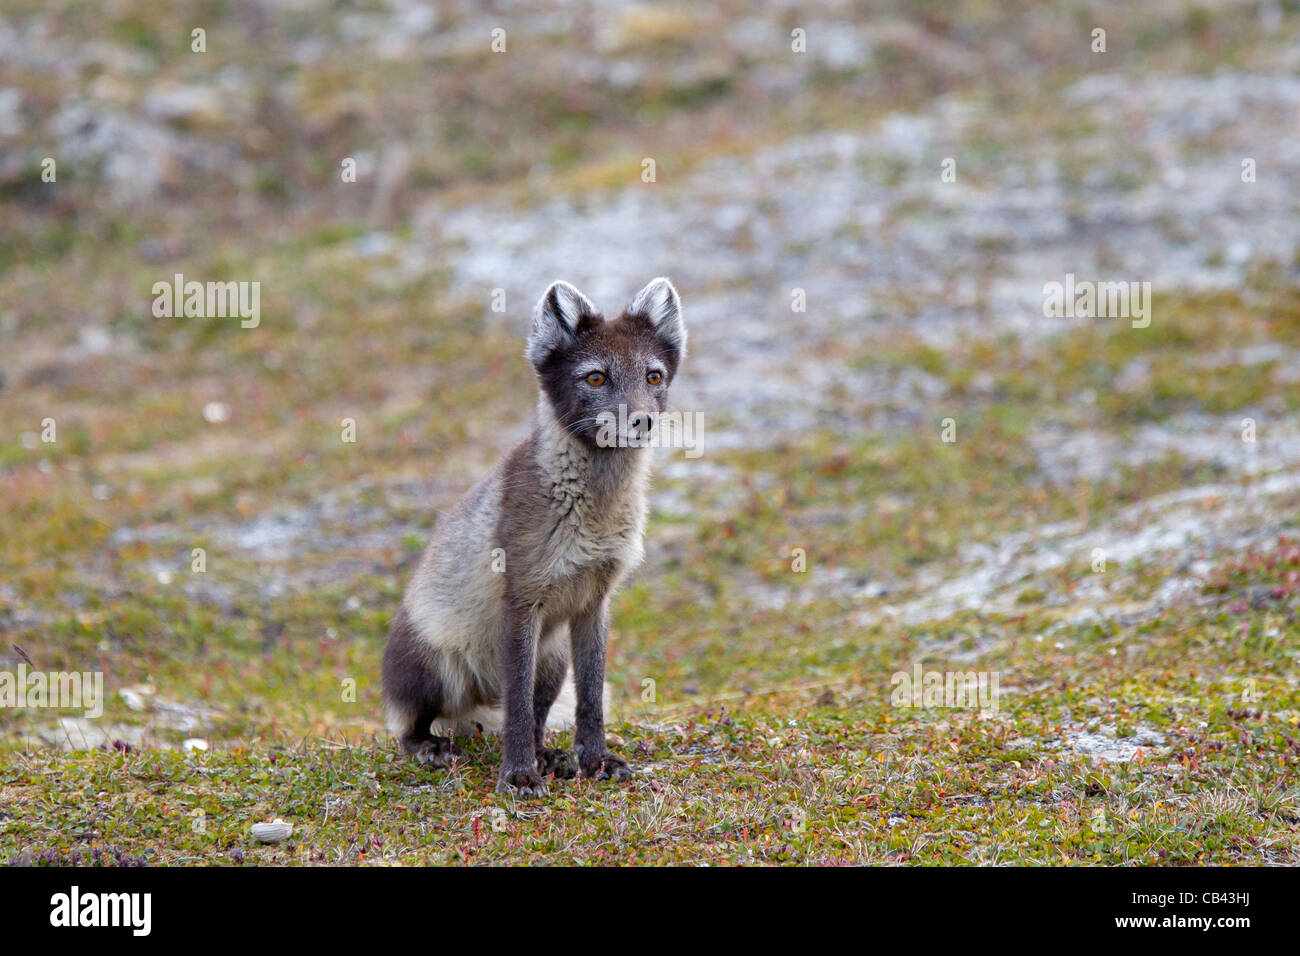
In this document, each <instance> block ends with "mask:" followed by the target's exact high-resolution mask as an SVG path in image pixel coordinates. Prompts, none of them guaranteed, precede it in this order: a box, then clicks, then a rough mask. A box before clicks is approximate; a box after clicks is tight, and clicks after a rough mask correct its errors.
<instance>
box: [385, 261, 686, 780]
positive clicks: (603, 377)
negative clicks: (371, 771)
mask: <svg viewBox="0 0 1300 956" xmlns="http://www.w3.org/2000/svg"><path fill="white" fill-rule="evenodd" d="M685 352H686V327H685V325H684V324H683V323H682V309H681V300H680V299H679V298H678V295H677V290H676V289H674V288H673V286H672V283H670V282H669V281H668V280H667V279H664V278H659V279H655V280H654V281H653V282H651V283H650V284H649V285H647V286H646V287H645V288H644V289H642V290H641V291H640V292H638V293H637V294H636V296H635V297H633V299H632V302H631V304H629V305H628V307H627V308H626V309H624V310H623V312H622V314H621V315H619V316H618V317H617V318H616V319H613V320H611V321H606V320H605V318H604V316H602V315H601V313H600V312H598V311H597V310H596V307H595V306H594V305H592V304H591V302H590V301H588V299H587V298H586V296H584V295H583V294H582V293H581V292H579V291H578V290H577V289H575V288H574V287H573V286H571V285H569V284H568V283H567V282H555V283H553V284H552V285H551V287H550V288H548V289H547V290H546V293H545V294H544V295H543V296H542V298H541V300H540V301H539V302H538V303H537V307H536V308H535V309H534V310H533V319H532V328H531V330H530V332H529V335H528V346H527V348H526V349H525V351H524V356H525V357H526V358H527V359H528V361H529V362H530V363H531V364H532V366H533V369H534V370H535V371H536V373H537V379H538V384H539V386H540V388H539V391H540V394H539V396H538V401H537V423H536V425H535V427H534V428H533V432H532V434H531V435H530V436H529V437H528V438H526V439H525V440H524V441H523V442H521V443H520V444H519V445H518V446H517V447H515V449H514V450H513V451H511V452H510V454H508V455H507V456H506V458H505V460H504V461H502V462H501V463H500V464H499V465H497V467H496V468H495V469H493V470H492V472H491V473H490V474H488V475H487V477H485V478H484V479H483V480H482V481H480V482H479V483H478V484H477V485H475V486H474V487H473V488H472V489H471V490H470V491H469V492H468V493H467V494H466V495H465V497H464V498H462V499H461V500H460V502H459V503H458V504H457V505H456V506H455V507H453V508H452V509H451V510H450V511H448V512H447V513H446V514H444V515H443V516H442V518H441V519H440V520H439V522H438V526H437V528H436V530H435V531H434V534H433V537H432V539H431V540H430V542H429V546H428V548H427V549H426V550H425V552H424V556H423V557H422V558H421V560H420V563H419V565H418V567H417V568H416V570H415V574H414V576H413V577H412V579H411V583H410V585H409V586H408V587H407V589H406V594H405V596H404V597H403V599H402V604H401V607H400V608H399V609H398V611H397V615H396V617H395V618H394V619H393V624H392V628H391V630H390V631H389V634H388V646H387V648H386V649H385V651H384V664H383V687H384V707H385V711H386V715H387V720H388V728H389V730H390V731H391V732H392V733H393V734H394V736H396V737H397V738H398V739H399V740H400V742H401V744H402V747H403V748H404V749H405V750H406V751H407V752H408V753H410V754H412V755H414V756H415V757H416V759H418V760H419V761H420V762H421V763H426V764H430V765H433V766H445V764H446V762H447V760H448V758H449V757H450V756H451V754H452V752H453V746H452V743H451V741H450V740H449V739H448V738H447V737H440V736H436V735H435V734H434V733H433V730H432V727H431V724H432V722H433V721H434V720H438V721H439V722H440V723H445V722H447V721H449V720H455V719H456V718H457V717H460V716H463V715H465V714H467V713H469V712H470V711H473V710H475V709H477V708H480V707H482V706H485V705H486V706H495V705H498V704H504V726H503V728H502V733H501V736H502V744H503V751H504V753H503V759H502V764H501V772H500V776H499V778H498V783H497V789H498V790H502V791H510V792H516V793H519V794H521V795H527V796H540V795H541V794H543V793H545V791H546V784H545V780H544V778H545V777H547V776H548V775H551V774H554V775H555V776H556V777H563V778H567V777H573V776H575V775H576V774H577V772H578V771H579V770H581V772H582V774H583V776H585V777H591V778H594V779H614V780H626V779H628V778H629V777H631V776H632V770H631V768H630V767H628V764H627V761H625V760H624V759H623V758H622V757H619V756H617V755H615V754H612V753H610V752H609V750H608V749H607V748H606V745H605V715H604V705H603V689H604V681H605V645H606V641H607V639H608V636H609V601H610V595H611V594H612V593H613V591H614V589H615V588H616V587H617V586H618V584H619V582H620V581H621V580H622V578H623V577H624V575H626V574H627V573H628V571H629V570H630V569H631V568H633V567H635V566H636V565H637V564H638V563H639V562H640V561H641V558H642V557H643V555H644V551H643V549H642V534H643V532H644V528H645V520H646V487H647V484H648V482H649V479H650V455H651V452H650V450H649V448H648V447H647V446H648V445H649V439H650V436H651V430H652V428H653V427H654V424H655V421H656V417H657V416H658V415H659V414H660V413H661V412H663V410H664V408H665V404H666V402H667V397H668V386H669V384H670V383H671V382H672V380H673V377H674V376H675V375H676V374H677V369H678V366H679V365H680V363H681V361H682V358H683V356H684V355H685ZM620 406H623V408H622V414H620ZM611 422H617V423H625V428H626V431H627V432H628V433H627V434H615V435H611V428H610V423H611ZM620 427H622V426H620ZM570 658H571V659H572V665H573V675H574V687H575V691H576V698H577V701H576V721H575V728H574V736H573V743H574V751H575V753H576V755H577V767H575V766H574V763H573V760H572V759H571V758H570V756H569V754H567V753H566V752H565V751H563V750H556V749H548V748H545V747H543V746H542V743H543V739H542V738H543V734H544V732H545V728H546V715H547V713H548V712H549V711H550V709H551V705H552V704H553V703H554V702H555V698H556V695H557V694H558V693H559V691H560V686H561V684H562V683H563V682H564V679H565V677H566V675H567V673H568V669H569V664H570Z"/></svg>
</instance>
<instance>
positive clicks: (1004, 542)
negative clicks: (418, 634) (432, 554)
mask: <svg viewBox="0 0 1300 956" xmlns="http://www.w3.org/2000/svg"><path fill="white" fill-rule="evenodd" d="M1098 29H1100V30H1103V31H1104V36H1102V37H1101V38H1100V39H1101V45H1102V49H1098V39H1099V37H1098V34H1097V33H1096V32H1095V31H1097V30H1098ZM195 31H201V33H196V32H195ZM494 31H503V32H501V33H494ZM494 42H495V43H496V44H497V47H498V48H500V47H501V46H502V45H504V50H503V52H496V51H494ZM200 46H201V48H202V51H201V52H199V51H198V47H200ZM1298 70H1300V16H1298V15H1297V12H1296V4H1295V3H1293V2H1287V3H1274V2H1204V0H1202V2H1176V0H1164V2H1155V3H1142V4H1132V3H1120V2H1116V3H1087V2H1084V3H1068V4H1065V3H1062V4H1043V3H1032V2H1026V3H1002V2H990V0H972V2H957V3H939V2H897V3H891V2H869V3H850V2H824V3H817V2H809V3H799V4H793V3H790V4H786V3H774V4H763V5H759V6H756V5H754V4H748V3H743V2H739V0H736V2H731V0H716V2H692V3H619V2H565V3H559V2H555V3H546V2H540V3H529V4H516V3H468V2H466V3H457V2H414V0H391V2H389V0H364V2H344V3H326V2H314V0H265V2H247V3H242V2H241V3H229V2H220V0H203V2H200V0H178V2H172V3H167V4H158V3H155V2H151V0H104V2H99V3H94V4H86V3H79V2H64V0H40V2H28V0H3V3H0V216H2V219H0V222H2V224H3V225H2V228H0V343H2V345H0V374H2V375H3V387H2V388H0V632H2V633H3V635H4V637H5V640H4V643H3V646H2V647H0V665H3V666H4V667H6V668H8V669H12V668H13V667H15V666H17V664H18V662H19V657H18V655H17V652H16V651H15V650H14V649H13V645H15V644H16V645H18V646H19V647H21V648H23V649H24V650H25V652H26V653H27V654H28V655H29V656H30V657H31V658H32V660H33V661H34V662H35V664H36V665H37V666H38V667H41V668H43V669H72V670H88V669H99V670H103V672H104V673H105V675H106V683H107V687H108V691H109V695H110V700H109V711H110V718H111V719H110V720H109V721H107V722H105V721H100V722H94V721H85V720H79V719H77V718H75V717H63V718H60V719H58V720H55V719H53V718H51V717H49V716H48V715H45V714H40V713H37V714H33V713H32V712H30V711H28V712H15V711H13V710H5V711H3V712H0V730H2V731H3V733H4V735H5V737H6V739H7V740H9V741H10V742H12V743H22V744H31V743H34V742H35V743H39V742H44V743H47V744H49V745H51V746H54V747H82V746H92V747H93V746H97V745H98V744H101V743H107V742H111V741H114V740H121V741H125V742H127V743H130V744H132V745H133V746H149V745H154V744H157V745H164V746H166V745H175V744H177V743H179V742H180V741H182V740H184V739H186V738H190V737H198V736H202V737H205V738H210V739H212V740H214V741H215V740H222V739H225V740H248V739H255V738H263V737H267V738H276V737H277V736H279V735H290V734H300V733H316V734H325V735H344V736H347V735H352V736H353V737H356V736H358V735H364V734H367V733H370V732H378V731H379V730H380V728H381V722H380V718H381V715H380V708H379V706H378V701H377V689H378V687H377V685H378V661H379V655H380V653H381V650H382V645H383V641H384V637H385V634H386V629H387V626H388V622H389V620H390V618H391V615H392V613H393V611H394V609H395V607H396V603H397V601H398V599H399V596H400V593H401V589H402V587H403V585H404V583H405V580H406V577H407V575H408V573H409V570H410V568H411V564H412V562H413V561H414V560H415V558H416V557H417V556H418V554H419V551H420V549H421V548H422V547H423V544H424V541H425V540H426V537H427V534H428V530H429V527H430V525H431V523H432V521H433V520H434V516H435V514H436V511H437V509H439V508H441V507H445V506H446V505H448V504H450V503H451V502H452V501H454V499H455V498H456V497H458V496H459V495H460V494H461V493H462V492H463V491H464V490H465V489H466V488H468V487H469V485H470V484H471V483H472V482H473V481H474V480H475V479H476V478H477V477H478V476H479V475H481V474H482V473H483V472H484V471H485V470H486V469H488V468H490V467H491V466H492V464H493V463H494V462H495V461H496V460H497V459H498V458H499V456H500V455H501V454H502V453H503V452H504V451H505V450H507V449H508V448H509V447H510V446H511V445H512V444H513V442H515V441H516V440H518V439H519V438H520V437H521V436H522V435H523V434H525V433H526V431H527V429H528V427H529V418H530V416H531V414H532V411H533V406H534V400H535V384H534V381H533V379H532V375H531V372H530V370H529V369H528V367H527V366H526V364H525V362H524V360H523V358H522V349H523V336H524V334H525V330H526V323H527V319H528V316H529V313H530V310H531V308H532V304H533V302H534V301H535V299H536V298H537V297H538V296H539V295H540V294H541V292H542V291H543V289H544V288H545V287H546V285H547V284H548V283H549V282H551V281H552V280H553V279H556V278H564V279H567V280H569V281H571V282H573V283H575V284H576V285H578V286H579V288H581V289H583V290H584V291H585V292H586V293H587V294H588V295H589V296H590V297H592V298H593V299H594V300H595V302H596V303H597V304H598V305H599V306H600V307H602V308H603V309H604V310H605V311H606V313H607V314H614V313H616V312H617V311H618V310H619V309H620V308H621V307H622V306H623V305H624V304H625V303H626V301H627V300H628V298H629V297H630V296H631V295H632V294H633V293H634V292H635V291H636V290H637V289H639V288H641V286H642V285H644V284H645V283H646V282H647V281H648V280H649V279H650V278H652V277H654V276H657V275H668V276H670V277H671V278H672V279H673V281H674V282H675V284H676V285H677V287H678V289H679V290H680V292H681V295H682V298H683V303H684V309H685V317H686V322H687V325H688V327H689V329H690V336H691V354H690V356H689V358H688V360H687V363H686V364H685V366H684V368H683V372H682V375H681V376H680V378H679V380H678V383H677V384H676V385H675V386H674V390H673V399H674V404H675V406H676V407H678V408H681V409H683V410H688V411H695V412H699V413H701V414H702V415H703V416H704V432H703V447H704V453H703V455H702V456H700V457H699V458H694V459H691V458H687V457H686V456H685V455H684V454H683V452H682V451H680V450H663V451H661V452H660V453H659V463H658V469H657V474H658V477H657V479H656V484H655V494H654V498H653V505H652V507H653V518H652V523H651V527H650V529H649V534H648V541H647V551H648V559H647V562H646V565H645V567H644V568H643V569H642V571H641V572H640V573H639V574H638V575H637V576H636V578H635V579H634V581H633V583H631V584H630V586H629V587H627V588H626V589H625V590H624V591H623V592H622V594H621V596H620V597H619V599H618V603H617V605H616V610H615V621H616V634H615V638H614V646H613V650H612V652H611V660H610V682H611V685H612V690H613V692H614V696H615V701H616V706H619V707H622V708H624V711H622V712H624V713H630V712H632V711H634V710H635V709H636V708H639V707H641V706H642V699H641V696H640V695H641V690H642V687H643V684H642V681H643V680H644V679H645V678H647V677H650V678H653V679H654V680H655V681H656V682H657V687H658V693H659V695H660V702H661V703H662V705H663V706H665V707H673V706H688V705H690V704H691V703H692V702H698V701H705V700H710V699H719V698H723V699H725V698H728V697H733V698H734V697H740V696H745V695H749V694H754V695H759V694H764V693H767V692H769V691H772V690H773V689H784V690H785V691H790V690H793V689H801V688H811V690H809V693H821V692H822V691H821V690H820V689H819V688H821V687H822V686H824V685H825V686H829V685H831V684H834V685H835V686H836V687H837V688H839V689H838V690H837V693H839V694H840V695H841V698H840V699H841V700H844V699H848V700H852V699H854V696H855V694H856V695H857V696H858V697H860V698H863V699H864V700H866V701H867V702H868V705H869V706H876V704H880V705H883V704H885V703H887V690H885V691H883V692H882V690H881V688H882V687H886V688H887V681H888V675H889V674H890V673H891V672H893V671H896V670H899V669H905V668H906V667H908V666H910V662H911V661H912V660H913V659H916V658H918V656H924V655H931V656H936V655H937V656H938V657H942V658H945V659H951V660H956V661H959V662H975V661H992V662H994V663H996V662H997V661H998V660H999V658H998V656H997V655H999V654H1004V655H1010V656H1004V657H1002V658H1000V659H1001V660H1002V662H1003V664H1002V666H1004V667H1006V673H1007V675H1008V676H1007V677H1005V678H1004V681H1003V685H1004V688H1005V687H1007V686H1014V685H1015V684H1016V682H1017V681H1022V682H1024V684H1025V685H1028V684H1032V683H1033V682H1034V681H1035V680H1037V679H1038V678H1040V677H1042V678H1044V679H1050V678H1051V676H1052V675H1055V674H1061V673H1073V674H1075V675H1076V676H1079V677H1080V679H1085V680H1086V679H1087V678H1088V677H1089V675H1090V674H1092V673H1093V671H1092V670H1091V669H1093V668H1101V667H1103V666H1108V665H1104V663H1103V662H1104V661H1105V659H1106V658H1105V655H1104V653H1103V651H1101V650H1098V651H1097V657H1096V659H1094V658H1093V657H1091V656H1089V655H1086V654H1085V655H1083V656H1082V657H1081V656H1079V642H1083V643H1085V644H1086V643H1087V642H1090V641H1102V642H1103V643H1104V642H1106V641H1110V640H1113V639H1117V638H1116V635H1117V634H1122V633H1129V631H1130V630H1131V629H1132V628H1135V627H1137V628H1146V629H1147V631H1149V632H1150V631H1153V632H1154V633H1155V634H1156V635H1157V637H1156V638H1153V639H1152V641H1153V643H1152V644H1151V645H1150V646H1151V648H1153V650H1151V651H1150V653H1151V655H1152V656H1151V657H1150V659H1148V660H1147V664H1148V665H1149V667H1150V668H1151V670H1152V673H1157V672H1159V673H1164V672H1165V671H1167V670H1168V668H1169V667H1170V666H1171V662H1176V661H1185V660H1187V655H1188V654H1189V653H1190V652H1189V651H1188V650H1187V648H1186V647H1185V646H1183V645H1181V644H1179V643H1178V641H1177V640H1176V637H1177V636H1178V635H1180V634H1184V633H1186V632H1187V629H1188V628H1189V627H1190V626H1191V625H1189V624H1188V621H1187V619H1186V618H1182V617H1178V616H1177V614H1176V613H1175V616H1173V617H1167V616H1166V617H1162V615H1167V614H1168V613H1173V612H1168V609H1169V608H1178V607H1182V606H1184V605H1185V603H1186V602H1188V601H1192V602H1196V601H1206V600H1216V599H1215V598H1214V597H1213V595H1215V594H1222V595H1225V596H1224V597H1223V598H1222V600H1224V601H1229V600H1238V599H1239V595H1238V593H1237V591H1238V589H1239V588H1238V585H1239V584H1240V580H1239V577H1234V576H1233V575H1235V574H1237V573H1238V572H1237V571H1231V570H1230V571H1226V572H1225V571H1221V570H1217V569H1221V568H1222V567H1223V566H1224V562H1225V561H1226V562H1232V561H1251V560H1258V561H1259V563H1260V566H1269V567H1278V566H1279V562H1280V566H1281V567H1282V568H1283V572H1284V573H1281V574H1280V575H1278V576H1277V577H1276V580H1273V579H1270V585H1269V586H1270V588H1274V589H1280V591H1281V593H1282V594H1283V595H1284V596H1286V595H1292V594H1293V593H1294V588H1295V581H1294V580H1293V579H1294V577H1295V575H1294V574H1292V575H1291V577H1287V573H1286V569H1288V568H1291V567H1293V566H1294V565H1295V562H1296V560H1297V559H1296V558H1295V556H1294V554H1292V553H1291V552H1289V551H1287V550H1286V548H1287V547H1288V546H1287V545H1286V541H1287V540H1288V539H1287V538H1286V537H1285V536H1286V535H1287V534H1289V533H1290V534H1293V533H1294V529H1295V527H1296V523H1297V522H1296V515H1297V510H1296V506H1297V501H1298V496H1300V471H1298V470H1297V467H1296V466H1297V460H1298V459H1300V440H1298V439H1300V427H1298V426H1300V420H1298V418H1297V409H1298V408H1300V351H1298V349H1300V296H1298V295H1297V284H1296V283H1297V276H1298V272H1300V261H1298V260H1297V243H1298V241H1300V217H1298V215H1297V214H1298V213H1300V208H1298V207H1300V190H1297V189H1296V182H1297V174H1300V135H1298V134H1300V128H1298V123H1300V121H1298V117H1300V109H1298V107H1300V76H1298ZM46 160H53V162H54V165H53V167H50V166H49V165H48V164H47V163H46ZM647 160H652V161H653V163H652V164H651V165H647V162H646V161H647ZM1247 160H1249V161H1250V163H1249V164H1247V163H1246V161H1247ZM651 168H653V178H652V181H647V173H646V171H647V170H648V169H651ZM1248 168H1249V169H1250V170H1251V175H1249V177H1248V176H1247V175H1246V170H1247V169H1248ZM47 171H49V172H52V173H53V179H52V181H49V176H48V173H47ZM350 171H355V176H351V175H350ZM945 173H947V175H945ZM43 174H44V175H43ZM176 274H181V275H183V276H184V277H185V280H186V281H200V282H209V281H217V282H227V281H236V282H257V283H259V284H260V285H259V288H260V323H259V324H258V325H257V327H256V328H242V327H241V324H240V321H239V319H238V318H237V317H235V318H221V317H210V318H208V317H158V316H157V315H155V314H154V311H153V302H154V293H153V291H152V290H153V287H154V284H155V283H157V282H160V281H161V282H167V283H169V282H171V281H172V280H173V276H175V275H176ZM1067 274H1074V275H1076V276H1078V277H1079V278H1080V279H1089V280H1094V281H1138V282H1150V283H1151V289H1152V302H1151V317H1152V322H1151V324H1150V326H1149V327H1147V328H1142V329H1138V328H1133V327H1132V325H1131V323H1130V322H1128V321H1127V320H1125V319H1114V318H1111V319H1102V318H1068V317H1048V316H1046V315H1045V314H1044V309H1043V304H1044V291H1043V287H1044V285H1045V284H1046V283H1050V282H1061V281H1064V279H1065V276H1066V275H1067ZM494 304H496V305H498V306H502V305H503V306H504V308H499V309H497V310H494ZM47 420H53V422H54V431H52V432H51V431H50V430H49V428H48V426H47V424H46V422H47ZM345 420H351V421H352V422H353V423H355V437H356V440H355V442H348V441H344V440H343V437H342V436H343V431H344V428H345V424H344V423H345ZM1247 420H1249V422H1251V423H1252V426H1247V425H1246V424H1245V422H1246V421H1247ZM948 421H951V423H952V424H951V429H952V434H951V435H950V437H951V438H953V439H954V440H952V441H945V440H944V438H943V430H944V428H945V427H946V426H945V423H946V422H948ZM1248 430H1249V431H1250V437H1253V438H1255V439H1256V440H1254V441H1251V440H1249V439H1246V440H1243V439H1244V436H1245V435H1246V432H1247V431H1248ZM50 437H53V438H54V440H53V441H50V440H47V439H49V438H50ZM1279 541H1280V542H1281V543H1280V544H1279ZM195 549H202V551H201V557H202V560H201V561H198V558H197V557H196V554H197V552H196V550H195ZM1097 549H1102V551H1103V552H1104V558H1103V564H1104V566H1105V568H1106V573H1105V574H1099V573H1097V572H1096V569H1095V561H1096V552H1097ZM1252 555H1253V556H1255V557H1250V556H1252ZM1259 555H1264V557H1259ZM1269 555H1273V557H1268V556H1269ZM1277 555H1281V556H1280V557H1278V556H1277ZM801 558H802V559H804V566H805V567H806V570H801V569H800V568H799V562H800V559H801ZM196 561H198V563H199V564H201V565H202V569H201V570H198V569H197V568H198V564H196ZM1270 561H1271V562H1272V564H1269V562H1270ZM1288 562H1290V563H1288ZM1231 567H1234V568H1235V567H1237V565H1231ZM1216 574H1217V575H1218V577H1216ZM1269 593H1270V594H1272V593H1273V591H1270V592H1269ZM1286 599H1287V600H1290V598H1289V597H1286ZM1269 600H1273V599H1272V598H1269ZM1180 602H1183V603H1182V604H1180ZM1272 606H1273V605H1269V607H1272ZM1153 620H1154V621H1155V622H1156V623H1155V624H1151V622H1152V621H1153ZM1269 626H1272V625H1269ZM1287 626H1291V627H1292V628H1293V625H1287ZM1292 632H1293V630H1292V631H1291V632H1288V633H1292ZM1035 639H1037V641H1038V643H1037V644H1035V643H1034V641H1035ZM1008 641H1009V642H1010V644H1008V643H1007V642H1008ZM1018 641H1019V642H1020V643H1017V642H1018ZM1162 641H1165V642H1166V643H1161V642H1162ZM1089 646H1091V645H1089ZM1205 646H1208V644H1207V645H1205ZM1008 647H1010V648H1012V649H1011V650H1007V648H1008ZM1270 647H1272V645H1270ZM1289 653H1290V652H1288V651H1286V650H1285V649H1281V648H1273V649H1271V650H1258V651H1257V654H1256V656H1255V657H1253V658H1252V659H1251V666H1252V667H1254V671H1252V673H1254V672H1259V673H1260V674H1265V675H1266V674H1269V673H1273V674H1275V675H1276V676H1277V678H1278V680H1279V681H1280V682H1281V683H1280V684H1279V685H1278V686H1279V687H1289V688H1290V691H1289V692H1290V693H1294V677H1293V676H1292V677H1290V678H1286V677H1285V674H1287V673H1290V674H1292V675H1293V674H1294V671H1293V666H1294V662H1293V660H1291V658H1290V657H1288V656H1287V655H1288V654H1289ZM1161 655H1165V656H1161ZM1270 655H1272V656H1270ZM1008 662H1011V663H1008ZM1012 665H1014V666H1012ZM1135 666H1136V665H1135ZM1288 668H1291V669H1290V670H1288ZM349 680H352V681H355V682H356V686H357V693H356V695H355V696H354V698H353V699H352V700H348V699H346V695H345V694H341V693H340V687H341V686H343V684H344V682H346V681H349ZM1288 681H1289V684H1288V683H1287V682H1288ZM864 687H865V688H867V690H866V691H864V690H863V688H864ZM845 695H847V696H845Z"/></svg>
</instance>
